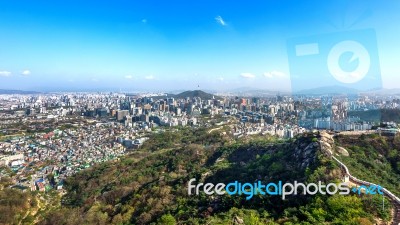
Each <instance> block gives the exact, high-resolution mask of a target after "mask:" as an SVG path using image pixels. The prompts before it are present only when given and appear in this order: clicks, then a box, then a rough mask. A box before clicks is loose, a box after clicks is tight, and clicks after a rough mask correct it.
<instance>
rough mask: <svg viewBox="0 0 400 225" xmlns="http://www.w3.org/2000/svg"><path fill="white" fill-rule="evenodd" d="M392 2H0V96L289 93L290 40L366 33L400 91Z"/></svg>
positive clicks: (385, 76)
mask: <svg viewBox="0 0 400 225" xmlns="http://www.w3.org/2000/svg"><path fill="white" fill-rule="evenodd" d="M398 12H400V1H398V0H385V1H361V0H359V1H337V0H327V1H325V0H324V1H322V0H321V1H316V0H314V1H295V0H293V1H288V0H264V1H215V0H202V1H195V0H193V1H178V0H172V1H164V0H146V1H118V0H116V1H75V0H69V1H42V0H36V1H18V0H16V1H1V2H0V31H1V32H0V88H1V89H22V90H39V91H66V90H119V89H122V90H126V91H135V90H142V91H143V90H149V91H150V90H152V91H155V90H177V89H197V87H198V86H200V88H201V89H213V90H227V89H233V88H240V87H252V88H262V89H271V90H290V88H291V82H290V79H291V76H292V74H291V73H290V70H289V65H288V64H289V62H288V56H287V40H288V39H290V38H296V37H303V36H310V35H319V34H325V33H335V32H344V31H351V30H357V29H366V28H372V29H375V31H376V36H377V46H378V51H379V59H380V70H381V73H382V80H383V86H384V87H386V88H398V87H400V85H399V84H400V82H399V81H400V79H399V74H400V68H399V67H398V65H400V57H399V56H398V55H397V54H398V52H400V43H399V42H398V40H400V30H399V28H398V26H397V25H396V21H400V15H399V13H398Z"/></svg>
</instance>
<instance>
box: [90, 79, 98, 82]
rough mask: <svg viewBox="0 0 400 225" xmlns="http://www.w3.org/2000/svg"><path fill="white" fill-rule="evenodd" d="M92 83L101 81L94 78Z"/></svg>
mask: <svg viewBox="0 0 400 225" xmlns="http://www.w3.org/2000/svg"><path fill="white" fill-rule="evenodd" d="M91 81H92V82H99V79H97V78H92V79H91Z"/></svg>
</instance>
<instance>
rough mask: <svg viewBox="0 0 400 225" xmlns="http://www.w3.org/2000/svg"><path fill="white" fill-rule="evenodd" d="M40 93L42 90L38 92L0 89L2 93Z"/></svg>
mask: <svg viewBox="0 0 400 225" xmlns="http://www.w3.org/2000/svg"><path fill="white" fill-rule="evenodd" d="M40 93H41V92H37V91H21V90H5V89H0V95H12V94H20V95H31V94H40Z"/></svg>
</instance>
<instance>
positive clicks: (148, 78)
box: [144, 75, 155, 80]
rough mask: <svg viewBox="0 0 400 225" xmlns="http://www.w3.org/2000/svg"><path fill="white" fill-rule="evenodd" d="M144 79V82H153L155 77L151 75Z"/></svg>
mask: <svg viewBox="0 0 400 225" xmlns="http://www.w3.org/2000/svg"><path fill="white" fill-rule="evenodd" d="M144 79H146V80H154V79H155V77H154V76H153V75H149V76H145V77H144Z"/></svg>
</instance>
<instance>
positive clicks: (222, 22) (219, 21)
mask: <svg viewBox="0 0 400 225" xmlns="http://www.w3.org/2000/svg"><path fill="white" fill-rule="evenodd" d="M215 20H216V21H217V23H218V24H220V25H222V26H226V22H225V21H224V19H222V17H221V16H217V17H215Z"/></svg>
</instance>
